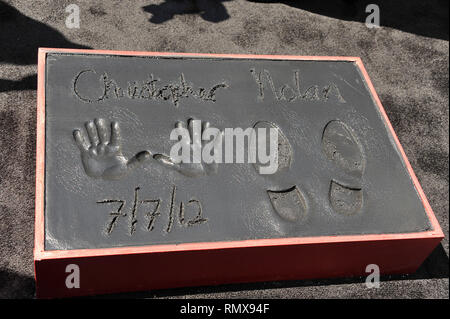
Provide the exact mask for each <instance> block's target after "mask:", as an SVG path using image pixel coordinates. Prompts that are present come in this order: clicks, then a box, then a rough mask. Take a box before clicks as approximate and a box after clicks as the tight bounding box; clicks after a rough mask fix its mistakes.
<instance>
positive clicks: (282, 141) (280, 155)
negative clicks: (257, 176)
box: [252, 121, 292, 172]
mask: <svg viewBox="0 0 450 319" xmlns="http://www.w3.org/2000/svg"><path fill="white" fill-rule="evenodd" d="M253 129H254V132H255V134H252V140H253V139H254V140H253V141H254V143H256V141H258V138H259V136H258V135H259V134H261V133H262V132H264V131H263V130H260V129H265V134H266V141H267V142H266V153H267V151H268V150H269V149H270V148H269V147H270V146H269V140H270V133H269V132H270V129H272V130H275V132H276V133H277V137H278V145H277V153H276V157H277V162H278V163H277V164H278V168H277V171H281V170H284V169H286V168H289V167H290V166H291V161H292V146H291V144H290V143H289V140H288V139H287V137H286V135H284V134H283V132H282V131H281V129H280V128H279V127H278V126H277V125H275V124H273V123H270V122H268V121H259V122H256V124H255V125H253ZM255 145H257V144H255ZM264 166H265V164H264V165H263V164H262V163H261V162H260V161H259V158H258V157H257V158H256V163H255V164H254V167H255V169H256V170H257V171H258V172H260V171H261V167H264Z"/></svg>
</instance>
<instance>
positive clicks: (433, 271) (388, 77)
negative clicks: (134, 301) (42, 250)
mask: <svg viewBox="0 0 450 319" xmlns="http://www.w3.org/2000/svg"><path fill="white" fill-rule="evenodd" d="M70 3H74V2H73V1H70V0H69V1H38V2H29V1H8V2H0V43H1V48H0V146H1V153H0V297H1V298H32V297H33V296H34V279H33V235H34V177H35V174H34V160H35V154H34V153H35V123H36V121H35V117H36V60H37V47H39V46H43V47H70V48H93V49H110V50H136V51H173V52H201V53H255V54H291V55H328V56H330V55H342V56H360V57H361V58H362V60H363V62H364V65H365V67H366V69H367V71H368V73H369V75H370V77H371V79H372V81H373V83H374V86H375V89H376V90H377V92H378V94H379V96H380V99H381V102H382V104H383V105H384V107H385V109H386V111H387V113H388V116H389V118H390V120H391V122H392V124H393V126H394V129H395V131H396V132H397V135H398V137H399V139H400V142H401V143H402V145H403V147H404V149H405V152H406V154H407V156H408V158H409V160H410V162H411V165H412V167H413V169H414V171H415V173H416V175H417V177H418V179H419V181H420V182H421V184H422V187H423V189H424V191H425V193H426V195H427V197H428V199H429V201H430V204H431V206H432V208H433V210H434V212H435V214H436V216H437V218H438V220H439V222H440V224H441V227H442V228H443V230H444V233H445V235H446V238H445V239H444V240H443V241H442V243H441V245H439V246H438V247H437V248H436V250H435V251H434V252H433V254H432V255H431V256H430V257H429V258H428V259H427V260H426V261H425V263H424V264H423V266H422V267H421V268H420V269H419V270H418V272H417V273H415V274H412V275H409V276H392V277H384V278H382V282H381V288H379V289H367V288H366V286H365V284H364V278H347V279H345V278H344V279H327V280H314V281H289V282H267V283H258V284H252V283H250V284H239V285H226V286H220V287H197V288H183V289H174V290H162V291H154V292H144V293H135V294H126V295H115V296H120V297H157V298H448V297H449V293H448V291H449V286H448V285H449V282H448V211H449V206H448V202H449V200H448V183H449V179H448V151H449V137H448V133H449V132H448V127H449V114H448V113H449V109H448V92H449V91H448V50H449V47H448V2H447V1H428V2H426V3H424V2H423V1H396V2H395V4H391V3H389V2H387V1H378V2H377V3H378V4H379V5H380V10H381V25H382V27H381V28H378V29H369V28H367V27H366V26H365V24H364V23H363V22H364V19H365V16H366V13H365V12H364V9H365V5H366V4H365V3H364V1H361V2H353V1H336V2H334V4H332V5H331V4H330V5H328V7H326V8H323V7H319V6H318V5H316V4H315V1H302V2H301V3H300V2H287V1H281V2H277V1H243V0H242V1H217V2H216V1H208V2H207V1H195V2H194V1H187V0H186V1H170V0H166V1H134V2H125V1H110V2H108V3H101V2H96V3H94V2H92V3H87V2H80V3H79V6H80V9H81V13H80V19H81V22H80V28H79V29H68V28H67V27H66V26H65V19H66V17H67V15H68V14H67V13H66V12H65V11H64V10H65V8H66V6H67V5H69V4H70Z"/></svg>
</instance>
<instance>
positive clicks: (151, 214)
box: [97, 185, 208, 235]
mask: <svg viewBox="0 0 450 319" xmlns="http://www.w3.org/2000/svg"><path fill="white" fill-rule="evenodd" d="M176 189H177V187H176V186H175V185H174V186H172V190H171V193H170V205H169V206H168V208H169V209H168V217H169V218H168V222H167V224H166V225H165V227H164V228H163V231H165V232H166V233H170V232H171V230H172V228H173V225H174V223H175V219H176V218H178V224H179V225H180V226H181V227H189V226H194V225H198V224H203V223H206V222H207V221H208V219H207V218H204V217H203V209H202V204H201V202H200V201H199V200H197V199H195V198H191V199H190V200H189V201H188V202H187V203H186V204H185V203H184V202H180V205H179V207H176V204H175V195H176ZM139 191H140V187H136V188H135V189H134V198H133V200H132V204H131V206H130V207H129V210H128V213H127V212H126V209H127V207H126V204H127V201H126V200H124V199H104V200H100V201H97V204H111V205H114V204H115V206H116V208H115V210H113V211H111V212H110V213H109V217H110V218H109V221H108V222H107V225H106V230H105V231H106V233H107V234H108V235H109V234H111V233H112V231H113V230H114V228H115V227H116V226H117V224H118V223H120V222H121V220H124V221H125V222H126V219H127V217H128V225H129V232H130V235H133V234H134V232H135V231H136V228H137V225H138V221H140V220H141V218H139V215H140V213H141V212H143V215H141V216H142V217H144V220H145V229H146V230H147V231H149V232H150V231H152V230H153V229H154V228H155V223H156V221H157V219H159V217H160V216H161V215H162V214H164V212H162V211H161V209H160V208H161V206H162V203H163V199H161V198H154V199H140V197H139ZM189 207H190V209H189V211H194V212H196V213H195V214H193V215H194V217H193V218H191V219H188V218H186V216H185V212H186V211H187V208H189Z"/></svg>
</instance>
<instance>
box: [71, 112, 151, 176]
mask: <svg viewBox="0 0 450 319" xmlns="http://www.w3.org/2000/svg"><path fill="white" fill-rule="evenodd" d="M85 127H86V132H87V136H88V138H89V139H88V140H87V139H86V135H85V134H84V133H83V132H82V131H81V130H79V129H75V130H74V131H73V137H74V139H75V143H76V144H77V146H78V148H79V149H80V153H81V161H82V163H83V167H84V170H85V172H86V174H87V175H88V176H90V177H94V178H103V179H108V180H115V179H120V178H121V177H123V176H125V175H126V174H127V173H128V172H130V171H131V170H132V169H133V168H135V167H136V166H139V165H140V164H141V163H143V162H145V161H146V160H148V159H150V158H151V157H152V156H151V154H150V152H149V151H141V152H139V153H137V154H136V155H135V156H133V157H132V158H130V159H127V158H126V157H125V156H124V155H123V154H122V148H121V135H120V128H119V124H118V123H117V122H111V130H109V129H108V125H107V122H106V121H105V120H104V119H95V120H94V121H89V122H86V123H85ZM110 132H111V133H110Z"/></svg>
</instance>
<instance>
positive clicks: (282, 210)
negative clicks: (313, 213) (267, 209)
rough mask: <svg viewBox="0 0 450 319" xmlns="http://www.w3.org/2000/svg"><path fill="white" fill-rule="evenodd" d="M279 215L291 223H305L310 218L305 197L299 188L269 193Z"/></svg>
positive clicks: (294, 187)
mask: <svg viewBox="0 0 450 319" xmlns="http://www.w3.org/2000/svg"><path fill="white" fill-rule="evenodd" d="M267 194H268V195H269V198H270V202H271V203H272V206H273V208H274V210H275V211H276V212H277V214H278V215H279V216H280V217H281V218H282V219H284V220H286V221H289V222H296V223H300V224H302V223H304V222H305V221H306V219H307V217H308V207H307V204H306V200H305V197H304V196H303V194H302V192H301V191H300V190H299V189H298V187H297V186H293V187H291V188H288V189H286V190H282V191H270V190H268V191H267Z"/></svg>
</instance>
